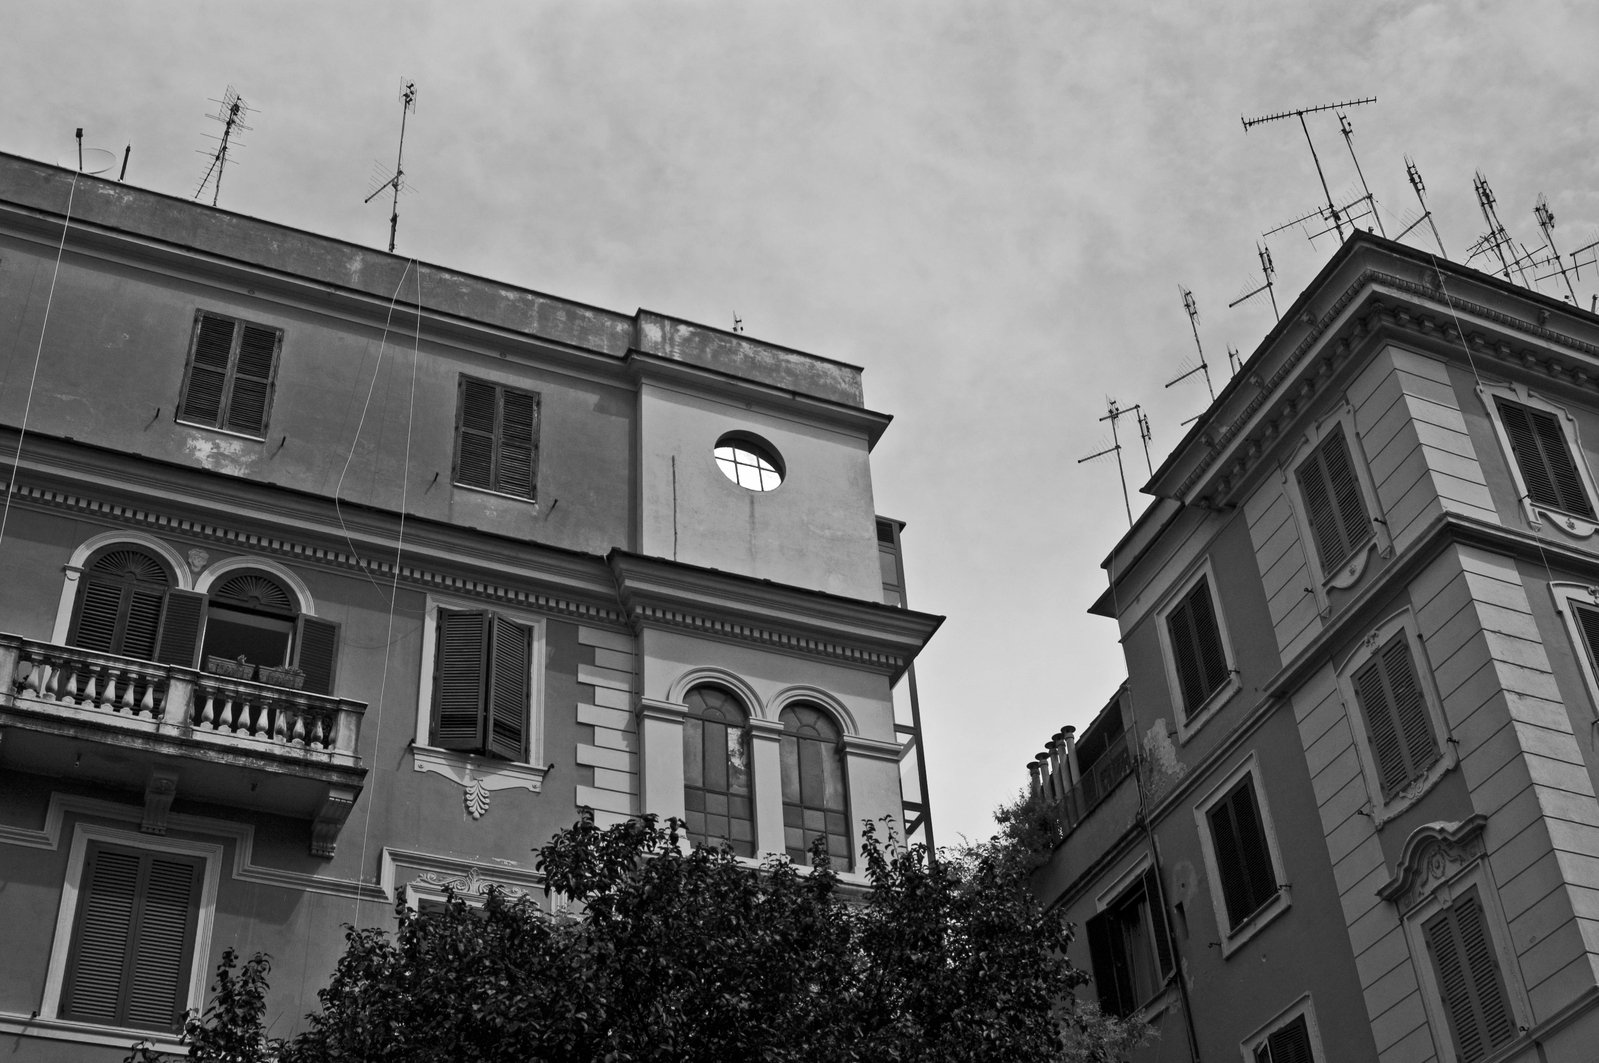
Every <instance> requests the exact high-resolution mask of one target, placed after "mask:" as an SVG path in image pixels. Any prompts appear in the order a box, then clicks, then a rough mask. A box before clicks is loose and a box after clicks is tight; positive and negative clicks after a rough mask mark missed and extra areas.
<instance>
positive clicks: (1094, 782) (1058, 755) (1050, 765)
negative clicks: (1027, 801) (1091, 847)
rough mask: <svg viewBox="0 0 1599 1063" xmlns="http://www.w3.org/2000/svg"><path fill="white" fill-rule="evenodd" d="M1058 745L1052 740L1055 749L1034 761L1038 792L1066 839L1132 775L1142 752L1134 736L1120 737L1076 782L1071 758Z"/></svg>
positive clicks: (1034, 774)
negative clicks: (1072, 771) (1072, 772)
mask: <svg viewBox="0 0 1599 1063" xmlns="http://www.w3.org/2000/svg"><path fill="white" fill-rule="evenodd" d="M1057 745H1058V743H1056V742H1053V741H1052V742H1051V748H1050V749H1048V750H1046V751H1045V752H1044V753H1043V754H1041V755H1040V756H1039V758H1038V759H1037V760H1035V761H1034V763H1033V778H1034V787H1035V789H1036V790H1037V791H1038V792H1039V793H1041V794H1043V796H1044V800H1045V802H1046V803H1047V804H1048V806H1049V808H1050V809H1051V811H1053V812H1054V814H1055V817H1056V820H1057V821H1058V822H1059V824H1060V833H1061V837H1063V838H1064V837H1066V836H1067V835H1069V834H1071V833H1072V831H1074V830H1076V829H1077V826H1078V824H1080V823H1081V822H1082V821H1083V820H1085V819H1087V818H1088V816H1089V814H1090V813H1092V812H1093V811H1094V809H1095V808H1097V807H1098V806H1099V804H1100V802H1101V801H1103V800H1105V798H1107V797H1109V796H1110V795H1111V793H1112V792H1114V791H1115V789H1116V787H1118V786H1119V785H1121V782H1122V780H1123V779H1125V778H1127V777H1128V776H1129V775H1131V774H1132V772H1133V764H1134V763H1135V761H1136V758H1137V752H1138V750H1137V746H1136V743H1134V741H1133V736H1132V735H1130V734H1123V735H1118V736H1117V737H1116V738H1114V739H1113V740H1111V743H1110V744H1109V745H1108V746H1107V747H1105V749H1104V751H1103V752H1102V753H1101V754H1100V756H1099V757H1098V758H1096V759H1095V760H1094V762H1093V763H1092V764H1090V765H1088V766H1087V767H1086V768H1084V769H1083V773H1082V775H1081V777H1079V778H1077V779H1072V778H1071V767H1070V763H1071V762H1070V759H1069V758H1068V757H1066V756H1064V755H1062V754H1063V753H1064V750H1061V749H1057V748H1055V747H1056V746H1057Z"/></svg>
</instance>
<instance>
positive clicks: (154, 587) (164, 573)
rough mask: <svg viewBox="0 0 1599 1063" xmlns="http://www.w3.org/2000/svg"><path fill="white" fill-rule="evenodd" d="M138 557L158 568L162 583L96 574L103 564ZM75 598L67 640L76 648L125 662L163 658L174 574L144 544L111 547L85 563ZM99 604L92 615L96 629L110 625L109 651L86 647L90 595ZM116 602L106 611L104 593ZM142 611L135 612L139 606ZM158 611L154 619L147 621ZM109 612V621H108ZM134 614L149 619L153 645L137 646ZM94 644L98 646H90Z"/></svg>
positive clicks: (101, 648)
mask: <svg viewBox="0 0 1599 1063" xmlns="http://www.w3.org/2000/svg"><path fill="white" fill-rule="evenodd" d="M122 553H132V554H137V555H139V556H141V557H142V558H144V559H145V560H147V561H149V562H151V563H153V564H154V566H155V567H156V568H158V569H159V570H160V576H161V578H160V580H159V581H156V580H154V579H150V580H144V579H137V580H128V579H125V578H118V577H113V576H107V575H104V574H100V573H97V572H96V571H95V570H96V569H97V568H99V567H100V565H101V564H102V562H104V561H105V560H106V559H107V558H110V557H112V556H114V555H117V554H122ZM75 582H76V584H77V590H76V593H75V594H74V595H73V608H72V615H71V621H70V624H69V627H68V631H67V635H66V638H65V639H64V640H63V641H65V642H67V643H69V644H71V645H74V646H81V647H83V648H84V649H88V650H91V651H97V652H101V653H112V654H116V655H118V656H123V657H134V658H139V659H144V660H156V659H159V658H160V657H162V656H163V652H164V646H163V631H164V630H165V624H166V621H167V615H166V614H167V603H168V599H169V597H170V594H171V591H172V585H173V583H174V582H175V577H174V574H173V572H172V570H171V568H170V566H169V565H168V564H167V563H166V559H165V558H163V557H161V555H160V554H158V553H155V552H153V551H151V550H149V549H146V548H145V546H144V544H142V543H125V542H111V543H107V544H105V545H104V546H102V547H100V548H99V549H98V550H96V551H94V552H93V553H92V554H90V555H89V556H88V557H87V558H86V559H85V563H84V566H83V568H82V569H81V570H80V572H79V577H78V579H77V580H76V581H75ZM92 591H97V592H99V593H96V594H95V595H94V599H95V602H96V606H95V609H94V610H93V612H94V614H95V616H96V617H97V623H96V625H95V627H96V628H99V629H103V626H104V625H108V627H109V630H110V632H111V635H110V639H109V642H110V645H103V646H97V645H92V644H88V643H86V642H85V634H86V633H85V631H84V622H85V618H86V617H87V616H88V615H89V614H90V612H91V610H90V599H91V592H92ZM107 592H109V593H110V594H111V595H113V596H114V603H115V604H113V605H107V599H106V598H105V596H104V595H105V593H107ZM138 602H142V603H143V605H142V606H140V607H137V608H136V603H138ZM152 610H153V615H148V613H149V612H150V611H152ZM108 611H109V616H108V615H107V613H108ZM135 613H140V614H146V615H145V621H146V622H147V624H148V645H138V644H134V643H136V642H137V640H136V639H134V626H133V625H134V616H135ZM90 641H91V642H92V641H93V640H90Z"/></svg>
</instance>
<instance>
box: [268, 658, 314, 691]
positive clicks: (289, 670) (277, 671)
mask: <svg viewBox="0 0 1599 1063" xmlns="http://www.w3.org/2000/svg"><path fill="white" fill-rule="evenodd" d="M257 679H258V681H259V682H262V683H265V684H267V685H268V686H274V687H287V688H288V689H290V690H299V689H300V688H301V687H303V686H304V685H305V673H304V672H303V671H301V670H300V669H298V668H294V667H291V666H282V667H277V666H273V665H269V664H263V665H262V666H261V668H260V670H259V674H258V676H257Z"/></svg>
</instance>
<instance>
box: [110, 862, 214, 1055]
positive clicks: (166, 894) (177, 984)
mask: <svg viewBox="0 0 1599 1063" xmlns="http://www.w3.org/2000/svg"><path fill="white" fill-rule="evenodd" d="M144 860H145V864H146V867H145V876H144V884H143V885H144V889H143V891H142V896H141V898H140V910H139V918H138V921H137V924H136V925H135V928H134V936H133V941H132V955H131V957H130V963H129V965H128V966H129V970H128V980H127V1008H126V1011H125V1022H126V1024H127V1025H129V1026H139V1027H150V1028H154V1029H163V1030H170V1029H177V1028H178V1027H179V1026H181V1025H182V1017H181V1016H182V1013H183V1010H184V1008H185V1006H186V1005H187V1004H188V996H189V992H188V990H189V964H190V962H191V961H192V959H193V953H194V931H195V923H196V918H195V915H196V910H197V907H198V904H199V898H200V881H199V880H200V864H199V861H198V860H193V859H185V858H183V857H179V856H171V855H168V854H164V853H163V854H151V855H149V856H147V857H145V858H144Z"/></svg>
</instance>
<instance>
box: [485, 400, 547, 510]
mask: <svg viewBox="0 0 1599 1063" xmlns="http://www.w3.org/2000/svg"><path fill="white" fill-rule="evenodd" d="M500 400H501V401H500V454H499V462H498V467H497V468H496V470H495V478H494V479H495V484H494V489H495V490H497V491H504V492H505V493H506V494H509V495H522V496H524V497H527V498H532V497H533V486H534V483H535V475H536V473H537V471H538V428H539V397H538V396H537V395H535V394H533V393H532V392H528V391H513V390H511V389H509V388H506V389H504V390H502V391H501V393H500Z"/></svg>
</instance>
